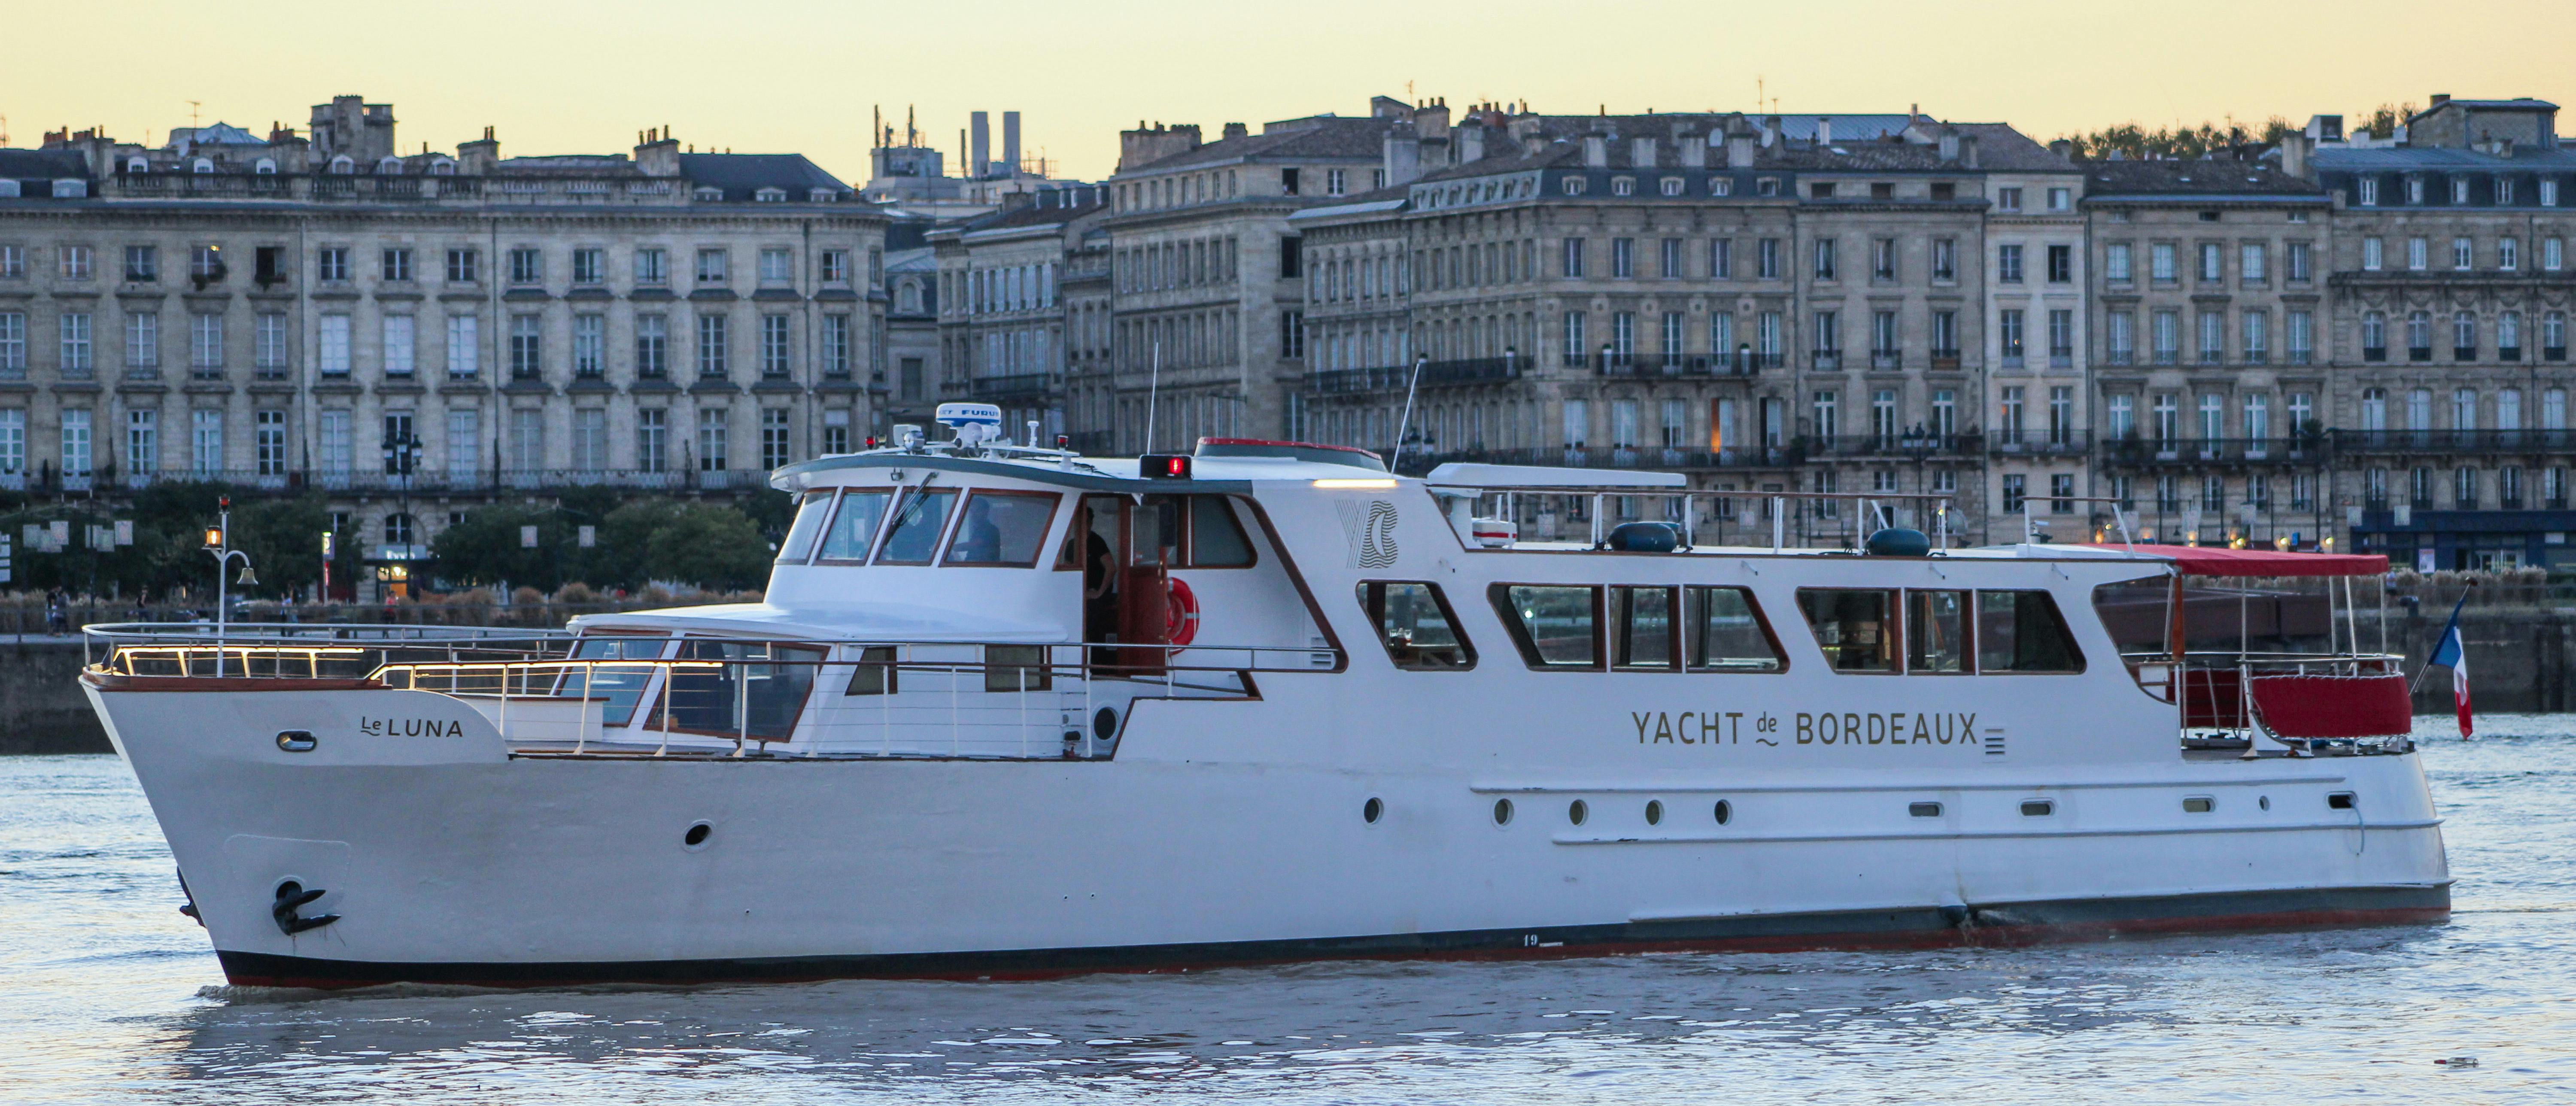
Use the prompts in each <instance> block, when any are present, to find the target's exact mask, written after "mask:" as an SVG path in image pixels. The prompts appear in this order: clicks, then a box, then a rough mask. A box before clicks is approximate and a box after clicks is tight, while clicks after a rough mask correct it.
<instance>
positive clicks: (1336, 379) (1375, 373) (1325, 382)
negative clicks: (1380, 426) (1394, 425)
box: [1306, 357, 1528, 395]
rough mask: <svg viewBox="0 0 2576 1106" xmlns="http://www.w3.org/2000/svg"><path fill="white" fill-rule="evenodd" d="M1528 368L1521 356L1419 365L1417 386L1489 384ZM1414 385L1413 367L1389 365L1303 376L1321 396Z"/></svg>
mask: <svg viewBox="0 0 2576 1106" xmlns="http://www.w3.org/2000/svg"><path fill="white" fill-rule="evenodd" d="M1527 367H1528V359H1527V358H1524V357H1471V358H1466V359H1463V360H1454V361H1425V362H1423V363H1422V372H1421V378H1420V384H1421V386H1422V387H1425V388H1451V387H1457V386H1460V385H1467V384H1492V383H1497V382H1500V381H1505V380H1517V379H1519V378H1520V376H1521V374H1522V372H1523V371H1524V370H1525V369H1526V368H1527ZM1415 383H1416V381H1415V376H1414V367H1413V366H1411V365H1390V366H1387V367H1384V368H1374V369H1330V370H1326V371H1323V372H1314V373H1308V374H1306V386H1307V388H1308V389H1309V390H1311V391H1313V392H1315V393H1317V394H1320V395H1356V394H1360V393H1364V392H1402V391H1404V390H1405V389H1407V388H1410V387H1412V386H1414V384H1415Z"/></svg>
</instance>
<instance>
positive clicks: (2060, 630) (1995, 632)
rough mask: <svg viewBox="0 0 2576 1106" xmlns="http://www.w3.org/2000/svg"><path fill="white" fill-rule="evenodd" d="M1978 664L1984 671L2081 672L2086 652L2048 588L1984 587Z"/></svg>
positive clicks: (1979, 611)
mask: <svg viewBox="0 0 2576 1106" xmlns="http://www.w3.org/2000/svg"><path fill="white" fill-rule="evenodd" d="M1977 667H1978V668H1979V669H1980V670H1982V671H1986V672H2082V671H2084V654H2083V653H2082V652H2081V651H2079V650H2077V649H2076V647H2075V639H2074V637H2073V635H2070V634H2068V633H2067V631H2066V620H2065V619H2064V618H2061V617H2059V615H2058V613H2057V601H2056V600H2054V599H2051V598H2049V595H2048V593H2047V592H2044V591H1981V592H1978V593H1977Z"/></svg>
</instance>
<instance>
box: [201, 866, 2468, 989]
mask: <svg viewBox="0 0 2576 1106" xmlns="http://www.w3.org/2000/svg"><path fill="white" fill-rule="evenodd" d="M2450 913H2451V893H2450V888H2449V886H2448V885H2441V886H2431V887H2425V886H2402V887H2352V888H2329V889H2321V890H2308V891H2257V892H2232V893H2225V894H2215V895H2180V896H2163V897H2155V898H2128V899H2092V900H2067V901H2060V902H2043V903H2007V904H1995V905H1989V906H1978V907H1959V906H1951V907H1926V908H1920V909H1907V910H1873V911H1848V912H1834V913H1821V914H1788V915H1781V914H1770V915H1741V916H1730V917H1722V918H1694V919H1686V920H1679V921H1659V922H1637V923H1631V924H1628V925H1605V926H1565V927H1539V928H1533V929H1525V930H1522V929H1513V930H1464V931H1453V932H1447V933H1423V934H1392V935H1385V936H1374V937H1340V938H1320V939H1313V940H1287V941H1244V942H1228V943H1211V944H1178V945H1126V946H1115V947H1105V948H1060V949H1016V950H1005V951H996V952H942V953H905V954H895V955H874V956H797V957H774V958H758V959H732V960H651V961H597V962H588V961H572V962H561V961H559V962H553V963H526V964H510V963H414V964H401V963H382V962H373V961H353V960H323V959H315V958H309V957H300V956H275V955H271V954H267V953H252V952H226V951H221V950H218V952H217V953H216V955H217V956H218V957H219V958H220V959H221V960H222V961H223V966H224V975H225V977H226V978H228V979H230V980H231V981H232V982H233V983H235V984H237V985H240V986H246V987H305V988H326V989H327V988H342V987H365V986H372V985H375V984H383V983H446V984H457V985H464V986H475V987H550V986H566V985H572V984H583V983H663V984H687V983H738V982H800V981H810V980H820V979H1048V978H1055V977H1060V976H1068V975H1080V974H1086V973H1091V972H1180V971H1192V970H1198V969H1206V968H1220V967H1236V966H1244V965H1259V964H1280V963H1295V962H1301V961H1311V960H1502V959H1527V958H1555V957H1572V956H1605V955H1619V954H1632V953H1649V952H1807V951H1815V950H1826V949H1930V948H1957V947H1988V948H1993V947H2014V946H2024V945H2037V944H2048V943H2058V942H2069V941H2094V940H2102V939H2105V938H2111V937H2118V936H2123V935H2146V934H2163V933H2189V932H2247V931H2256V930H2280V929H2312V928H2332V927H2350V926H2382V925H2420V924H2429V923H2436V922H2441V921H2444V920H2446V919H2448V918H2449V917H2450Z"/></svg>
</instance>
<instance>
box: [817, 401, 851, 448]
mask: <svg viewBox="0 0 2576 1106" xmlns="http://www.w3.org/2000/svg"><path fill="white" fill-rule="evenodd" d="M822 451H823V452H824V453H826V454H834V453H848V452H849V451H850V412H849V409H848V408H844V407H835V408H833V409H831V410H829V411H825V412H823V450H822Z"/></svg>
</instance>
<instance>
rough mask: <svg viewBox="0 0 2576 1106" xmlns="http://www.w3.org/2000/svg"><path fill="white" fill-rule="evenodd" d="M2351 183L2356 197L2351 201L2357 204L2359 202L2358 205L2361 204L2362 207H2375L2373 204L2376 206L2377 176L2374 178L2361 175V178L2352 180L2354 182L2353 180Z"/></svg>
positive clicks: (2377, 194) (2377, 196) (2377, 198)
mask: <svg viewBox="0 0 2576 1106" xmlns="http://www.w3.org/2000/svg"><path fill="white" fill-rule="evenodd" d="M2353 184H2354V190H2355V193H2356V198H2355V199H2354V201H2353V202H2355V203H2358V204H2360V205H2361V206H2363V207H2375V206H2377V205H2378V203H2379V180H2378V178H2376V177H2363V178H2361V179H2359V180H2356V181H2354V182H2353Z"/></svg>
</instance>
